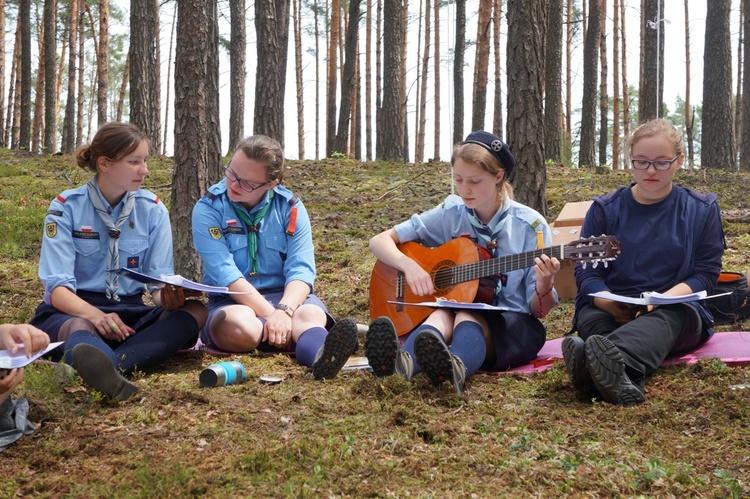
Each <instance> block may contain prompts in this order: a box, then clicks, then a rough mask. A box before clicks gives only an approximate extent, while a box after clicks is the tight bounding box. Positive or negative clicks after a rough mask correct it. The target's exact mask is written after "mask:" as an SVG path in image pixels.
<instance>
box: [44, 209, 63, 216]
mask: <svg viewBox="0 0 750 499" xmlns="http://www.w3.org/2000/svg"><path fill="white" fill-rule="evenodd" d="M47 215H53V216H56V217H61V216H62V211H60V210H48V211H47Z"/></svg>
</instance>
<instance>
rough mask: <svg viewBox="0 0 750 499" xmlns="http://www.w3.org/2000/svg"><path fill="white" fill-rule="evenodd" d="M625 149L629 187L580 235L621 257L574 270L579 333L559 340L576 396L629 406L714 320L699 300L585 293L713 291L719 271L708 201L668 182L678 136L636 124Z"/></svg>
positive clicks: (713, 212) (592, 214)
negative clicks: (615, 244) (657, 301)
mask: <svg viewBox="0 0 750 499" xmlns="http://www.w3.org/2000/svg"><path fill="white" fill-rule="evenodd" d="M627 150H628V151H629V153H630V163H631V165H632V167H633V170H632V172H633V180H634V182H633V183H632V184H631V185H630V186H628V187H621V188H620V189H618V190H616V191H614V192H612V193H610V194H607V195H605V196H600V197H596V198H594V203H593V204H592V206H591V208H590V209H589V211H588V213H587V214H586V218H585V220H584V222H583V227H582V230H581V236H583V237H586V236H590V235H599V234H611V235H614V236H615V237H617V239H618V240H619V241H620V244H621V247H622V253H621V254H620V255H619V256H618V258H617V260H615V261H614V262H611V263H610V264H609V266H607V267H604V266H598V267H596V268H592V267H591V266H588V267H587V268H585V269H584V268H582V266H580V265H579V266H577V267H576V270H575V276H576V284H577V285H578V293H577V295H576V313H575V317H574V328H576V329H577V330H578V336H577V337H574V336H570V337H567V338H565V340H563V344H562V349H563V356H564V358H565V368H566V371H567V373H568V376H569V378H570V380H571V381H572V383H573V385H574V386H575V387H576V388H577V389H578V390H580V391H582V392H583V393H585V394H586V395H587V396H589V395H591V394H594V395H598V396H600V397H601V398H603V399H604V400H606V401H607V402H610V403H612V404H618V405H626V406H632V405H636V404H639V403H641V402H644V401H645V395H644V384H645V380H646V377H647V376H649V375H650V374H652V373H653V372H654V371H655V370H656V369H657V368H658V367H659V366H660V365H661V363H662V361H663V360H664V359H665V358H666V357H667V355H669V354H670V353H677V352H682V351H686V350H691V349H694V348H696V347H698V346H699V345H700V344H701V343H703V342H704V341H706V340H707V339H708V338H709V337H710V336H711V335H712V334H713V331H712V330H711V326H712V325H713V319H712V318H711V315H710V314H709V313H708V311H707V310H706V309H705V308H704V307H703V305H702V304H701V303H700V302H691V303H681V304H676V305H666V306H665V305H662V306H659V307H654V306H651V305H649V306H647V307H644V306H637V307H636V306H632V305H629V304H624V303H620V302H617V301H614V300H608V299H603V298H592V297H590V296H589V293H594V292H598V291H605V292H606V291H609V292H612V293H615V294H618V295H624V296H630V297H639V296H640V295H641V293H643V292H648V291H657V292H660V293H664V294H667V295H675V296H679V295H685V294H690V293H693V292H697V291H702V290H705V291H706V292H707V293H708V294H711V291H712V289H713V287H714V285H715V284H716V282H717V279H718V276H719V272H720V270H721V257H722V254H723V252H724V233H723V231H722V227H721V219H720V212H719V206H718V204H717V202H716V196H715V195H714V194H707V195H702V194H698V193H696V192H694V191H692V190H690V189H687V188H684V187H679V186H677V185H675V184H674V183H673V180H674V176H675V174H676V173H677V170H679V169H680V168H681V167H682V164H683V161H684V159H685V155H684V153H683V142H682V136H681V135H680V133H679V131H678V130H677V129H675V127H674V126H672V124H671V123H669V122H668V121H666V120H663V119H657V120H653V121H649V122H647V123H644V124H642V125H641V126H639V127H638V128H637V129H636V130H635V131H634V132H633V135H632V137H631V138H630V140H629V143H628V148H627Z"/></svg>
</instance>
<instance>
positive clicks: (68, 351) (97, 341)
mask: <svg viewBox="0 0 750 499" xmlns="http://www.w3.org/2000/svg"><path fill="white" fill-rule="evenodd" d="M84 343H85V344H87V345H91V346H92V347H94V348H96V349H97V350H101V351H102V352H104V353H106V354H107V356H108V357H109V358H110V359H112V365H113V366H116V365H117V357H116V356H115V352H113V351H112V347H110V346H109V345H108V344H107V342H106V341H104V340H103V339H102V337H101V336H99V335H98V334H96V333H93V332H91V331H86V330H84V329H82V330H80V331H75V332H74V333H73V334H71V335H70V336H69V337H68V340H67V341H66V342H65V344H64V345H63V349H64V350H65V353H64V354H63V360H64V361H65V363H66V364H68V365H69V366H72V367H73V368H74V369H75V367H76V366H74V365H73V348H75V346H76V345H81V344H84Z"/></svg>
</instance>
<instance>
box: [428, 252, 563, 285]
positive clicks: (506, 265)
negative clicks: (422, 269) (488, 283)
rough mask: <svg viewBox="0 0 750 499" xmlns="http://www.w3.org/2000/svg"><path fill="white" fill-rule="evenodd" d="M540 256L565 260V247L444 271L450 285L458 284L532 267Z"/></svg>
mask: <svg viewBox="0 0 750 499" xmlns="http://www.w3.org/2000/svg"><path fill="white" fill-rule="evenodd" d="M542 255H547V256H548V257H550V258H553V257H555V258H557V259H559V260H563V259H564V258H565V245H559V246H551V247H549V248H542V249H538V250H534V251H527V252H525V253H518V254H516V255H507V256H501V257H498V258H490V259H489V260H481V261H479V262H476V263H467V264H464V265H457V266H455V267H451V268H450V269H444V270H449V271H450V273H451V278H450V280H451V284H458V283H462V282H467V281H471V280H474V279H482V278H484V277H489V276H493V275H497V274H504V273H506V272H512V271H514V270H518V269H525V268H527V267H533V266H534V259H535V258H537V257H540V256H542ZM442 271H443V270H441V271H439V272H438V273H439V274H440V273H441V272H442ZM436 277H437V276H436ZM444 277H445V276H440V278H444Z"/></svg>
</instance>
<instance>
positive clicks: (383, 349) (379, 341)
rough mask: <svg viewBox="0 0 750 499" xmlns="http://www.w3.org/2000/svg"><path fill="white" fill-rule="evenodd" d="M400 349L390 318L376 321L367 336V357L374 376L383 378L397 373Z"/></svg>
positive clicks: (371, 325)
mask: <svg viewBox="0 0 750 499" xmlns="http://www.w3.org/2000/svg"><path fill="white" fill-rule="evenodd" d="M398 347H399V341H398V335H397V334H396V328H395V327H394V326H393V322H391V320H390V319H389V318H388V317H378V318H377V319H375V320H374V321H373V322H372V324H370V328H369V329H368V330H367V336H365V357H367V362H368V363H369V364H370V367H371V368H372V374H374V375H375V376H377V377H378V378H382V377H385V376H391V375H392V374H394V373H395V372H396V356H397V355H398Z"/></svg>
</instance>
